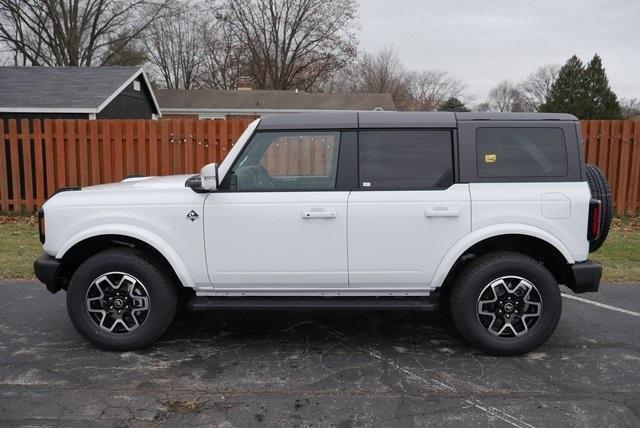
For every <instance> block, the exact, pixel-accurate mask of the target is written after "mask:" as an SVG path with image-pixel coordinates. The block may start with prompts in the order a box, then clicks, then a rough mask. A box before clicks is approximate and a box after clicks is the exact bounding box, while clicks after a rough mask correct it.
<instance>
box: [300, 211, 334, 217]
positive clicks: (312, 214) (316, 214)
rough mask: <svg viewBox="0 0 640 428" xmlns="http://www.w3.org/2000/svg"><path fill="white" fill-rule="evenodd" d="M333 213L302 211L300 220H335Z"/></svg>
mask: <svg viewBox="0 0 640 428" xmlns="http://www.w3.org/2000/svg"><path fill="white" fill-rule="evenodd" d="M336 215H337V213H336V212H335V211H302V218H336Z"/></svg>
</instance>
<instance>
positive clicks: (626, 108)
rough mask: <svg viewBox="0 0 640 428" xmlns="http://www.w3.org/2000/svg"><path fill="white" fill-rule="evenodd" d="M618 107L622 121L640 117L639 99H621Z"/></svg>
mask: <svg viewBox="0 0 640 428" xmlns="http://www.w3.org/2000/svg"><path fill="white" fill-rule="evenodd" d="M620 107H621V108H622V117H623V118H624V119H628V118H630V117H634V116H638V115H640V98H622V99H620Z"/></svg>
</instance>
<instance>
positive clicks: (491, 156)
mask: <svg viewBox="0 0 640 428" xmlns="http://www.w3.org/2000/svg"><path fill="white" fill-rule="evenodd" d="M495 161H496V155H495V154H494V153H489V154H487V155H484V162H485V163H494V162H495Z"/></svg>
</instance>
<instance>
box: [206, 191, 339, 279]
mask: <svg viewBox="0 0 640 428" xmlns="http://www.w3.org/2000/svg"><path fill="white" fill-rule="evenodd" d="M348 196H349V193H348V192H258V193H253V192H249V193H243V192H238V193H231V192H230V193H226V192H220V193H212V194H210V195H209V197H208V198H207V199H206V202H205V216H204V229H205V240H206V243H207V264H208V268H209V275H210V278H211V282H212V283H213V285H214V286H215V287H216V289H218V288H221V289H226V288H236V289H237V288H242V289H262V288H269V289H282V288H284V289H286V288H320V289H322V288H345V287H347V286H348V271H347V198H348Z"/></svg>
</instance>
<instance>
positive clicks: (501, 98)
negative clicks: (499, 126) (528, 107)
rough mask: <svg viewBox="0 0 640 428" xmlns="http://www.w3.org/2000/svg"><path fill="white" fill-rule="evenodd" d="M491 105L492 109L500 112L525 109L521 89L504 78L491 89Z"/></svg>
mask: <svg viewBox="0 0 640 428" xmlns="http://www.w3.org/2000/svg"><path fill="white" fill-rule="evenodd" d="M489 105H490V108H491V110H495V111H500V112H506V111H516V112H518V111H525V105H524V101H523V99H522V95H521V94H520V91H519V90H518V88H517V87H516V86H514V85H513V84H512V83H511V82H509V81H508V80H503V81H502V82H500V83H498V86H496V87H495V88H493V89H491V91H489Z"/></svg>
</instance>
